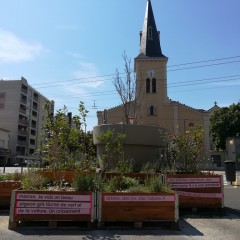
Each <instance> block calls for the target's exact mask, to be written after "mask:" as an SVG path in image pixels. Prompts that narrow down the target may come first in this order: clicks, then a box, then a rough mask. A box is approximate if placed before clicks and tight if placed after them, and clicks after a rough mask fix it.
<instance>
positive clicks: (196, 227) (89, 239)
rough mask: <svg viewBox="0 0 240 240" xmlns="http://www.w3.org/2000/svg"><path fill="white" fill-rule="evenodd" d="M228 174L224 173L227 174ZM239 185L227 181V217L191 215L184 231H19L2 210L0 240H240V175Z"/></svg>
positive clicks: (185, 220) (182, 221)
mask: <svg viewBox="0 0 240 240" xmlns="http://www.w3.org/2000/svg"><path fill="white" fill-rule="evenodd" d="M223 174H224V173H223ZM237 176H238V177H237V181H236V182H235V183H234V185H235V186H231V185H230V183H228V182H226V181H225V182H224V194H225V197H224V199H225V207H226V212H225V214H224V215H222V216H221V215H216V214H215V215H210V214H209V215H208V216H206V215H197V214H196V215H189V216H184V217H181V218H180V230H169V229H166V228H165V229H164V228H156V227H155V228H145V229H143V230H131V229H128V230H120V229H118V230H94V231H81V230H77V229H54V230H48V229H33V228H31V229H18V230H17V231H10V230H8V219H9V216H8V214H7V213H4V212H1V210H0V240H35V239H37V240H38V239H39V240H70V239H71V240H74V239H78V240H80V239H82V240H143V239H144V240H145V239H146V240H155V239H163V240H164V239H173V240H174V239H176V240H189V239H193V240H206V239H217V240H223V239H224V240H225V239H229V240H239V239H240V236H239V235H240V230H239V229H240V200H239V199H240V186H239V183H240V174H239V172H238V173H237Z"/></svg>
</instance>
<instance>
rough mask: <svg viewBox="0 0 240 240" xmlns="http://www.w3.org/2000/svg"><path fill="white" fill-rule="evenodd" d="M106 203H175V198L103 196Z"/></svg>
mask: <svg viewBox="0 0 240 240" xmlns="http://www.w3.org/2000/svg"><path fill="white" fill-rule="evenodd" d="M103 201H104V202H174V201H175V196H174V195H172V196H168V195H166V196H154V195H153V196H144V195H142V196H134V195H132V196H124V195H122V196H116V195H107V196H105V195H103Z"/></svg>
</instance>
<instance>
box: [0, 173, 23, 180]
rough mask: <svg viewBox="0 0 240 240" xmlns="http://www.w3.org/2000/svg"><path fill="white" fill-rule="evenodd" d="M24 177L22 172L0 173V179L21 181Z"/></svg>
mask: <svg viewBox="0 0 240 240" xmlns="http://www.w3.org/2000/svg"><path fill="white" fill-rule="evenodd" d="M21 178H22V174H21V173H18V172H15V173H8V174H5V175H0V181H10V180H12V181H20V180H21Z"/></svg>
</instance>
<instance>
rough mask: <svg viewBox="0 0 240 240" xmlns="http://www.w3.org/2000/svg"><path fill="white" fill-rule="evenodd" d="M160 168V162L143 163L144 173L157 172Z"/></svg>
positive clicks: (142, 170) (142, 169)
mask: <svg viewBox="0 0 240 240" xmlns="http://www.w3.org/2000/svg"><path fill="white" fill-rule="evenodd" d="M158 170H159V164H158V163H150V162H146V163H145V164H143V165H142V168H141V172H142V173H156V172H158Z"/></svg>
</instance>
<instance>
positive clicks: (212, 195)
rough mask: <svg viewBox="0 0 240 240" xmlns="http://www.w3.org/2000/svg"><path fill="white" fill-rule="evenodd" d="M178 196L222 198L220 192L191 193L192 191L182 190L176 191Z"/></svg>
mask: <svg viewBox="0 0 240 240" xmlns="http://www.w3.org/2000/svg"><path fill="white" fill-rule="evenodd" d="M177 193H178V195H179V196H186V197H203V198H223V194H222V193H193V192H182V191H177Z"/></svg>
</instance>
